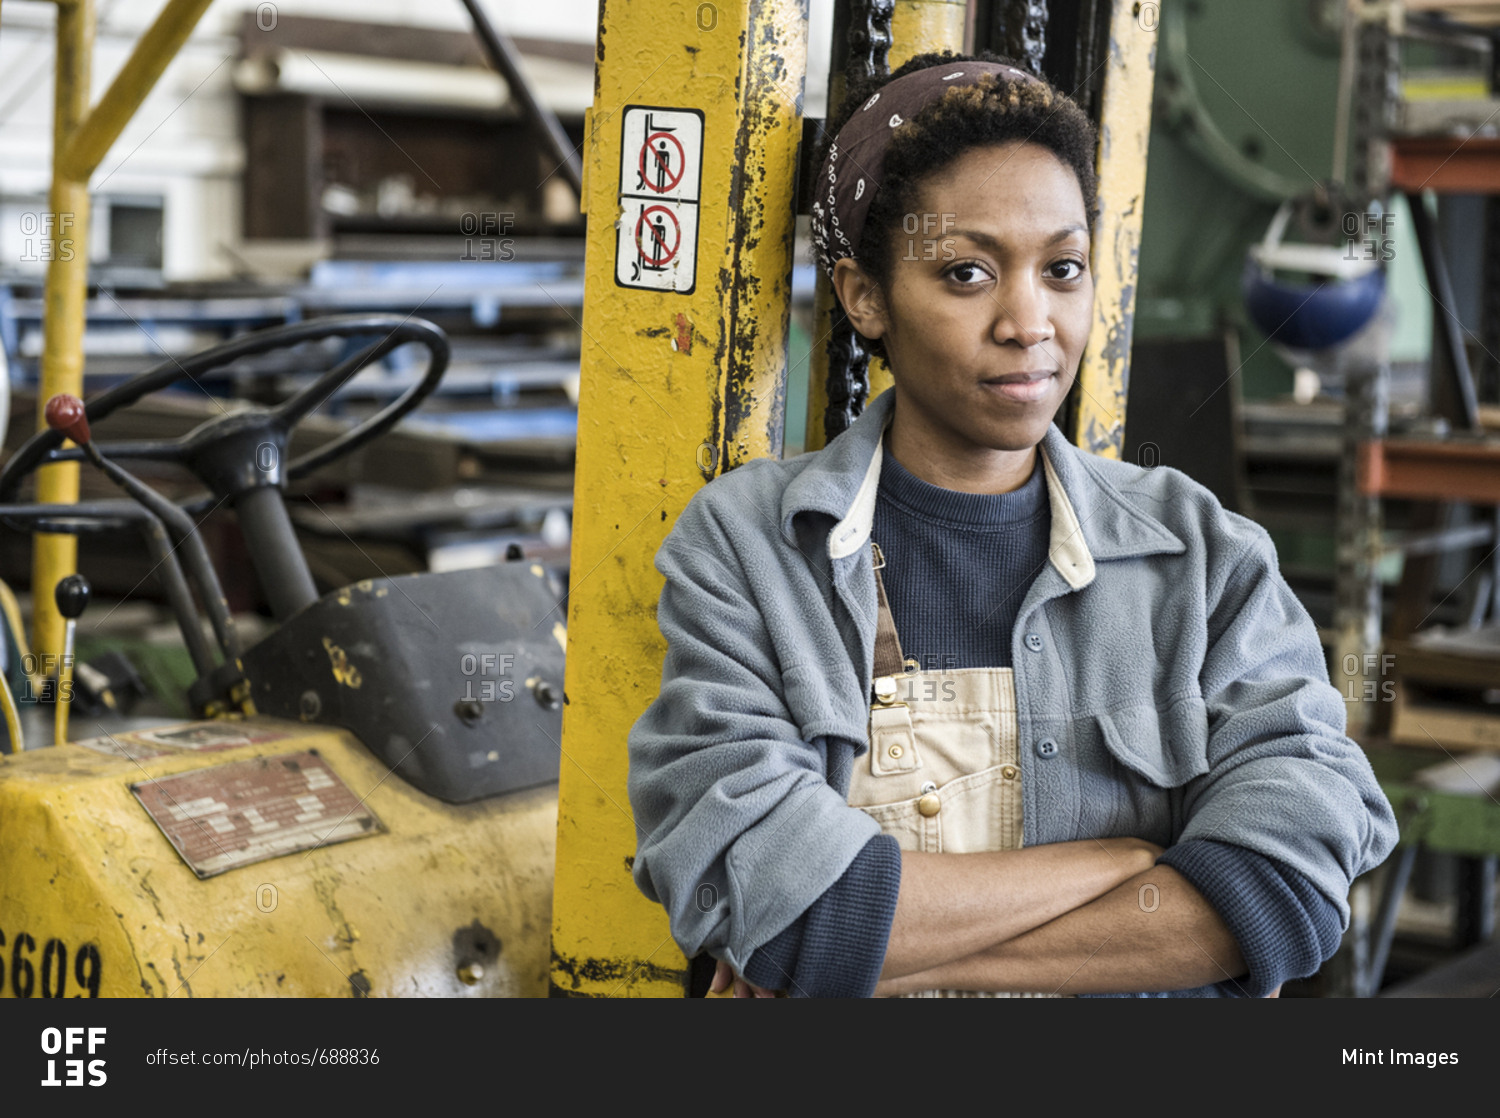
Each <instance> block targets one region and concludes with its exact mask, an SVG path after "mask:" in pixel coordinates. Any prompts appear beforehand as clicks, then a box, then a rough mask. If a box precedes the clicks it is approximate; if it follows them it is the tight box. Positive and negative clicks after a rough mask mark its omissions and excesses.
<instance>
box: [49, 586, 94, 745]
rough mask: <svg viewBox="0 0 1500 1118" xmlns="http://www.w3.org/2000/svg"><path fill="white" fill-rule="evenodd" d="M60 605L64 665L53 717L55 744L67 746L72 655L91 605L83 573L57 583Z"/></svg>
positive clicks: (60, 668) (54, 594) (56, 597)
mask: <svg viewBox="0 0 1500 1118" xmlns="http://www.w3.org/2000/svg"><path fill="white" fill-rule="evenodd" d="M52 599H53V601H55V602H56V603H57V612H58V613H60V614H62V618H63V621H64V622H65V625H64V627H63V651H62V662H61V663H60V664H58V665H57V702H56V704H55V708H54V712H53V716H52V743H53V744H54V745H67V744H68V709H69V704H70V703H71V701H72V698H73V656H74V654H75V647H76V642H77V636H78V619H79V618H80V617H82V616H83V611H84V610H85V609H87V608H88V604H89V580H88V579H86V578H84V577H83V576H82V575H80V574H71V575H67V576H65V577H64V578H61V579H59V580H58V583H57V587H56V589H54V590H53V591H52Z"/></svg>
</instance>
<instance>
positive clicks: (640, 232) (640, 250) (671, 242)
mask: <svg viewBox="0 0 1500 1118" xmlns="http://www.w3.org/2000/svg"><path fill="white" fill-rule="evenodd" d="M681 245H682V226H680V225H678V224H677V218H676V217H675V216H674V215H673V213H672V211H671V210H669V209H667V207H666V206H642V207H641V212H640V216H639V217H637V218H636V220H635V251H636V253H637V254H638V257H639V258H638V259H637V260H636V262H635V267H634V268H633V269H632V272H631V279H634V280H639V279H640V278H641V272H642V270H645V269H649V270H651V271H661V270H662V269H664V268H665V267H666V266H667V265H668V264H670V263H671V262H672V257H674V256H676V255H677V250H678V248H679V247H681Z"/></svg>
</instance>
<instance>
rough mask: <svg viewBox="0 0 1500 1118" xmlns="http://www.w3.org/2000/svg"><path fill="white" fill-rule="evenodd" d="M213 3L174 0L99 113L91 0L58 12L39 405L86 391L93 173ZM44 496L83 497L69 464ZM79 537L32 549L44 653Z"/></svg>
mask: <svg viewBox="0 0 1500 1118" xmlns="http://www.w3.org/2000/svg"><path fill="white" fill-rule="evenodd" d="M210 2H211V0H169V2H168V3H167V4H166V6H165V7H163V9H162V11H161V13H160V14H159V15H158V16H157V17H156V20H155V22H154V23H152V25H151V27H150V28H148V29H147V31H146V33H145V34H144V35H142V36H141V39H140V41H139V42H138V43H136V45H135V49H134V50H133V51H131V54H130V57H129V58H128V59H127V60H126V62H125V65H124V66H123V67H122V68H121V70H120V72H119V74H118V75H117V76H116V77H115V80H114V82H113V83H112V84H111V85H110V87H109V90H108V91H107V92H106V93H105V95H104V97H103V98H102V99H101V100H100V102H99V104H98V105H96V106H95V107H94V108H93V109H92V110H90V109H89V96H90V84H91V75H92V70H93V55H94V3H93V0H68V2H65V3H60V4H59V5H58V9H57V76H56V87H55V90H54V95H53V106H54V107H53V121H52V190H51V194H50V197H49V205H50V207H51V211H52V212H51V215H50V216H51V230H50V234H51V237H50V244H49V249H50V252H51V256H50V257H49V263H48V265H47V282H46V288H45V293H44V308H45V311H44V314H43V320H42V361H41V384H40V386H39V388H38V407H37V426H38V429H40V428H41V427H43V426H45V420H44V419H43V416H42V407H41V405H42V404H45V402H46V401H47V400H49V399H51V398H52V397H53V396H55V395H57V394H58V393H59V392H70V393H72V394H73V395H75V396H82V395H83V328H84V303H85V301H86V299H87V295H88V224H89V191H88V180H89V176H90V175H92V174H93V173H94V170H95V168H97V167H98V166H99V161H100V160H101V159H103V158H104V155H105V153H106V152H107V151H109V148H110V145H112V144H113V143H114V142H115V140H117V139H118V138H119V136H120V132H121V130H122V129H123V128H124V127H125V125H126V123H127V122H129V120H130V118H131V116H132V115H133V114H134V113H135V111H136V110H137V109H138V108H140V106H141V102H142V101H144V100H145V99H146V95H147V94H148V93H150V91H151V88H152V86H154V85H155V84H156V81H157V79H158V78H160V77H161V75H162V71H163V70H165V69H166V68H167V65H168V63H170V62H171V61H172V58H173V56H174V55H176V53H177V51H178V49H179V48H180V47H181V46H182V44H183V43H184V42H186V41H187V38H188V36H189V35H190V34H191V33H192V30H193V27H194V26H195V25H196V24H197V22H198V20H199V19H200V18H201V17H202V15H203V13H204V11H206V10H207V8H208V5H209V3H210ZM36 493H37V500H38V501H41V502H47V503H65V504H71V503H72V502H74V501H77V500H78V466H77V465H76V464H74V463H62V464H59V465H55V466H47V467H44V468H43V469H41V470H40V471H38V473H37V490H36ZM77 563H78V543H77V540H76V539H75V538H74V537H72V536H62V535H50V534H46V533H38V534H37V536H36V545H35V550H34V552H33V555H32V566H31V585H32V600H33V602H34V612H33V616H32V633H33V643H34V644H35V646H36V651H37V653H38V655H39V656H42V657H43V658H44V659H47V658H50V657H55V656H58V655H59V654H60V653H61V652H62V641H63V619H62V617H61V615H59V614H58V612H57V606H56V604H55V603H54V602H53V601H52V588H53V587H55V586H56V585H57V583H58V581H59V580H60V579H62V578H63V577H65V576H66V575H70V574H72V573H73V571H74V570H75V569H76V568H77Z"/></svg>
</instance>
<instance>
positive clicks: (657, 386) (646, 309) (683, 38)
mask: <svg viewBox="0 0 1500 1118" xmlns="http://www.w3.org/2000/svg"><path fill="white" fill-rule="evenodd" d="M599 20H600V23H599V39H598V45H597V61H596V70H595V97H594V105H593V109H592V111H591V114H590V119H589V127H588V140H587V150H586V152H585V158H584V167H585V176H584V180H585V181H584V204H585V208H586V211H587V213H588V216H589V222H588V246H587V258H586V285H585V298H584V313H583V323H582V326H583V354H582V382H581V387H580V391H579V401H578V459H577V470H576V480H575V498H574V508H573V532H574V534H573V556H572V572H573V574H572V585H571V592H570V595H569V600H568V613H569V624H568V630H567V649H568V655H567V678H566V684H565V692H566V697H567V704H566V706H565V707H564V714H563V740H562V771H561V778H560V786H559V806H558V832H557V871H556V889H555V893H554V899H553V927H552V957H553V962H552V991H553V993H554V994H556V995H558V996H563V997H568V996H575V997H611V996H620V997H627V996H628V997H641V996H665V997H681V996H682V995H683V994H684V993H685V991H686V978H687V967H686V960H684V958H683V956H682V954H681V953H680V952H679V950H678V949H677V946H676V944H675V943H673V942H672V939H671V936H670V935H669V934H668V929H667V920H666V914H665V912H663V910H662V909H661V907H660V906H658V905H656V904H654V903H652V902H650V901H648V900H646V898H645V897H644V896H642V895H641V893H640V892H639V890H637V888H636V886H635V883H634V882H633V881H632V880H631V872H630V871H631V862H632V859H633V857H634V855H635V851H636V845H637V832H636V830H635V826H634V821H633V819H632V817H631V813H630V801H629V798H628V796H627V793H626V775H627V767H628V766H627V752H626V735H627V734H628V732H629V730H630V727H631V725H632V724H633V723H634V722H635V720H636V719H637V718H638V717H639V716H640V715H641V713H642V712H643V711H644V710H645V708H646V707H647V705H648V704H649V703H650V702H651V700H652V699H654V698H655V697H656V694H657V691H658V689H659V688H660V685H661V664H662V658H663V656H664V654H665V645H664V642H663V641H662V638H661V634H660V631H659V630H658V628H657V625H656V616H655V610H656V601H657V598H658V597H659V596H660V593H661V587H662V580H661V577H660V576H659V575H658V574H657V573H656V571H655V569H654V567H653V565H652V558H653V556H654V555H655V553H656V550H657V548H658V546H659V545H660V543H661V541H662V539H663V537H664V536H665V535H666V534H667V532H668V531H669V530H670V529H671V527H672V524H673V522H674V521H675V519H676V517H677V515H678V514H679V513H680V512H681V510H682V508H683V506H684V505H685V504H686V503H687V501H688V499H689V498H690V497H691V496H692V495H693V494H694V493H695V492H696V491H697V490H698V489H699V487H700V486H702V485H703V484H704V483H705V482H706V481H707V480H709V479H711V478H712V477H714V476H715V475H717V474H718V473H721V472H722V471H724V470H726V469H729V468H731V467H733V466H736V465H739V464H741V463H743V462H745V461H748V460H749V459H751V458H755V457H762V456H777V455H779V454H780V452H781V442H782V428H781V422H782V414H783V409H782V406H781V402H782V397H783V395H784V392H785V375H786V346H787V327H788V317H789V308H790V298H791V268H792V241H793V232H794V208H795V199H794V196H793V189H792V188H793V184H794V180H795V172H796V166H797V150H798V146H799V144H800V142H801V133H802V126H801V112H800V105H801V97H802V86H803V80H804V77H805V73H806V61H807V39H806V36H807V27H806V20H805V18H804V15H803V10H802V6H801V4H800V3H799V2H798V0H715V2H714V3H707V2H700V0H601V3H600V6H599ZM630 106H640V107H641V108H638V109H630V108H629V107H630ZM648 109H650V110H651V111H652V112H653V114H654V115H653V122H654V123H653V125H652V127H654V128H656V129H658V130H660V129H662V127H663V126H664V125H665V126H667V127H670V128H672V129H674V131H673V132H671V133H670V137H671V138H670V139H659V140H658V143H661V144H665V145H666V149H667V151H668V156H669V168H668V171H667V173H666V174H665V175H664V178H665V179H666V180H667V181H671V180H670V172H671V171H675V170H676V169H677V168H678V167H679V166H680V164H681V159H682V157H683V156H686V157H687V161H688V163H689V169H688V171H687V176H688V179H689V180H691V178H692V174H693V171H692V167H691V163H692V161H693V159H692V153H693V150H694V148H695V141H694V139H693V136H694V135H695V134H696V133H697V132H698V131H699V126H698V125H695V124H694V123H693V116H692V113H690V112H687V111H686V110H694V111H696V112H699V113H701V114H702V118H701V135H702V140H701V145H700V146H701V167H702V176H701V187H699V188H697V189H694V190H693V191H692V193H693V195H694V196H695V197H696V198H697V199H698V201H697V202H696V204H694V205H692V206H686V205H684V206H680V207H678V208H677V209H676V210H675V212H674V216H673V218H672V224H673V226H674V227H680V228H684V229H685V228H686V226H687V225H688V224H689V223H691V222H694V221H696V225H697V233H696V237H690V236H688V235H687V234H686V233H684V234H683V239H684V243H679V242H678V240H677V238H676V236H675V235H674V234H672V233H671V232H670V231H668V232H667V233H666V236H665V239H664V241H663V242H662V245H661V248H660V249H657V248H656V247H654V246H655V244H656V241H655V239H654V238H655V237H656V236H657V234H652V233H649V232H645V231H644V230H646V228H647V224H646V217H647V211H648V207H647V205H646V203H649V202H650V201H651V199H650V198H649V197H646V198H645V199H644V201H643V199H642V197H641V196H642V195H649V194H650V192H651V191H652V190H654V189H656V188H655V187H654V186H649V185H647V186H643V185H641V182H640V179H639V178H638V169H639V168H641V167H643V166H644V167H645V168H646V171H647V176H646V177H647V178H649V179H652V180H653V181H655V182H656V183H658V184H659V183H660V182H661V181H662V180H660V179H657V178H656V175H655V170H656V168H655V167H654V165H653V164H651V163H648V162H646V159H647V156H645V155H643V154H642V150H641V149H642V147H643V145H642V142H641V137H642V136H643V135H644V133H643V131H641V129H643V127H644V125H643V123H642V122H643V121H644V117H645V113H646V111H647V110H648ZM627 135H629V136H630V138H631V146H630V149H629V150H627V149H626V142H625V139H626V136H627ZM678 143H681V144H682V145H683V147H682V148H681V149H678V148H677V147H676V146H675V145H676V144H678ZM647 146H649V148H650V150H651V151H653V152H654V151H656V150H658V148H657V146H656V144H652V145H647ZM622 176H623V180H624V181H623V184H622ZM689 185H691V182H689ZM622 186H623V189H622ZM632 195H634V196H632ZM666 208H667V209H672V208H673V206H672V205H668V206H667V207H666ZM658 216H664V215H659V214H658ZM650 220H654V217H652V218H650ZM692 244H695V245H696V263H695V265H694V268H693V271H694V273H695V281H694V284H693V286H692V289H691V290H690V291H689V290H686V284H685V283H684V284H682V285H681V287H682V288H683V289H682V290H655V289H650V288H646V287H641V286H632V284H639V283H655V282H661V281H660V278H659V277H660V273H655V272H650V271H649V270H645V269H644V268H642V269H637V268H635V267H634V264H635V263H640V264H642V265H648V264H651V263H652V261H653V260H657V259H659V258H660V257H661V256H662V255H663V254H664V253H665V252H667V251H668V250H670V251H671V252H672V253H673V254H674V255H673V259H674V261H677V254H681V253H683V252H686V251H687V250H688V248H689V246H690V245H692ZM621 252H623V256H622V257H620V258H617V253H621ZM637 257H639V259H638V260H637ZM685 260H686V257H683V259H682V260H681V261H677V262H678V263H683V262H685ZM622 268H623V271H622V270H621V269H622ZM653 277H656V278H653Z"/></svg>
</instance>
